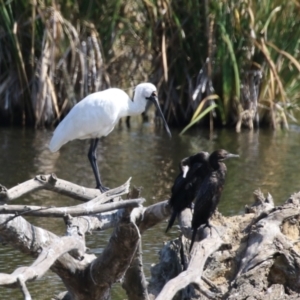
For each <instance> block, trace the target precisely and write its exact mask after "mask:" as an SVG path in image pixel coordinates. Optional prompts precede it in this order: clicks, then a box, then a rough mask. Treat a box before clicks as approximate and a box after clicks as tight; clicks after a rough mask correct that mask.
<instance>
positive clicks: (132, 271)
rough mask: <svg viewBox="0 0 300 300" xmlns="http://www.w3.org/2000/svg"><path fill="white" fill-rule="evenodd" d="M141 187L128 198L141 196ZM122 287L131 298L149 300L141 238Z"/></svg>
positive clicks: (133, 190) (133, 299)
mask: <svg viewBox="0 0 300 300" xmlns="http://www.w3.org/2000/svg"><path fill="white" fill-rule="evenodd" d="M140 192H141V189H137V188H133V189H132V190H131V192H130V194H129V195H128V198H129V199H131V198H138V197H140ZM122 287H123V289H124V290H125V291H126V294H127V297H128V299H129V300H148V299H149V296H148V291H147V282H146V278H145V274H144V270H143V258H142V240H141V239H140V241H139V244H138V247H137V250H136V252H135V254H134V258H133V260H132V262H131V264H130V266H129V268H128V269H127V271H126V273H125V276H124V279H123V282H122Z"/></svg>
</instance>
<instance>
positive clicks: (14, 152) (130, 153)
mask: <svg viewBox="0 0 300 300" xmlns="http://www.w3.org/2000/svg"><path fill="white" fill-rule="evenodd" d="M172 133H173V138H172V139H169V138H168V136H167V134H166V133H165V131H164V130H163V128H155V127H154V126H153V125H152V124H143V125H141V124H140V123H139V122H137V121H136V122H133V124H132V127H131V129H127V128H126V127H122V126H120V127H118V128H116V129H115V130H114V131H113V132H112V133H111V134H110V135H109V136H108V137H106V138H105V139H104V140H103V141H102V142H101V143H100V145H99V147H98V161H99V166H100V171H101V174H102V178H103V181H104V184H105V185H106V186H109V187H116V186H119V185H121V184H123V183H124V182H125V181H126V180H127V179H128V178H129V177H132V181H131V184H132V185H135V186H137V187H140V186H142V187H143V190H142V196H143V197H144V198H146V200H147V202H146V204H145V205H150V204H152V203H155V202H158V201H161V200H165V199H168V197H169V195H170V188H171V186H172V183H173V180H174V178H175V177H176V175H177V172H178V163H179V161H180V160H181V159H182V158H183V157H186V156H189V155H191V154H194V153H196V152H198V151H199V150H205V151H208V152H211V151H213V150H215V149H218V148H224V149H226V150H228V151H230V152H232V153H237V154H239V155H240V158H239V159H232V160H228V161H227V162H226V164H227V167H228V174H227V179H226V184H225V189H224V193H223V195H222V199H221V203H220V205H219V210H220V211H221V212H222V213H223V214H224V215H234V214H241V213H243V211H244V206H245V204H249V203H251V202H252V199H253V196H252V194H253V191H254V190H255V189H257V188H261V190H262V191H263V192H264V193H267V192H270V193H271V194H272V195H273V197H274V199H275V202H276V203H277V204H280V203H282V202H283V201H284V200H285V199H286V198H287V197H288V196H289V195H290V194H291V193H293V192H296V191H299V190H300V185H299V182H300V172H299V169H300V168H298V161H299V156H300V154H299V150H298V149H299V144H300V129H299V128H298V127H293V128H292V129H291V130H290V131H288V132H287V131H278V132H273V131H269V130H259V131H255V132H248V131H245V132H242V133H239V134H238V133H236V132H234V131H230V130H215V131H214V133H213V134H210V133H209V132H208V131H204V130H194V131H190V132H188V133H187V134H186V135H184V136H182V137H180V136H179V135H178V132H177V131H176V130H172ZM51 135H52V133H51V132H50V131H42V130H39V131H34V130H32V129H16V128H0V137H1V143H0V184H2V185H4V186H6V187H7V188H10V187H13V186H14V185H16V184H18V183H21V182H24V181H26V180H28V179H31V178H33V177H34V176H35V175H37V174H49V173H52V172H54V173H56V174H57V176H58V177H60V178H62V179H65V180H69V181H72V182H74V183H77V184H80V185H84V186H88V187H94V186H95V180H94V176H93V173H92V170H91V167H90V165H89V162H88V160H87V151H88V147H89V143H88V141H73V142H71V143H69V144H67V145H65V146H64V147H63V148H62V149H61V150H60V152H58V153H54V154H53V153H50V151H49V150H48V148H47V144H48V143H49V140H50V138H51ZM17 203H19V204H20V203H26V204H29V203H30V204H34V205H54V206H65V205H76V204H77V202H76V201H75V200H72V199H69V198H66V197H61V196H59V195H57V194H54V193H51V192H47V191H40V192H38V193H35V194H32V195H29V196H26V197H23V198H22V199H19V200H17V201H15V204H17ZM28 220H29V221H30V222H32V223H33V224H34V225H37V226H41V227H44V228H46V229H49V230H52V231H53V232H55V233H56V234H58V235H63V234H64V225H63V222H62V221H60V220H58V219H55V220H52V219H47V218H28ZM165 227H166V223H165V222H164V223H162V224H160V225H159V226H156V227H155V228H152V229H151V230H149V231H148V232H146V233H145V234H144V235H143V253H144V267H145V273H146V275H147V277H149V276H150V266H151V264H152V263H156V262H157V261H158V251H159V249H160V248H161V246H162V245H163V242H164V241H165V240H169V239H171V238H175V237H176V236H177V234H178V233H177V229H176V227H175V228H174V229H172V230H171V231H170V233H168V234H167V235H166V234H165V233H164V230H165ZM109 234H110V232H96V233H94V234H93V235H91V236H88V237H87V246H88V247H89V248H90V249H91V252H94V253H96V254H99V253H101V252H102V249H103V248H104V247H105V245H106V242H107V240H108V238H109ZM31 262H32V259H31V258H30V257H27V256H24V255H22V254H20V253H19V252H18V251H16V250H13V249H12V248H11V247H10V246H8V245H3V246H1V247H0V272H5V273H10V272H12V271H13V270H14V269H15V268H16V267H19V266H27V265H30V264H31ZM28 288H29V291H30V292H31V295H32V297H33V299H50V297H51V296H52V295H53V294H54V293H55V292H60V291H64V287H63V285H62V284H61V283H60V280H59V278H58V277H57V276H56V275H55V274H54V273H52V272H48V273H47V274H46V276H44V278H43V279H41V280H39V281H37V282H32V283H29V284H28ZM0 295H1V299H22V295H21V293H20V292H19V291H18V290H10V289H5V288H2V287H0ZM125 297H126V296H125V294H124V292H123V291H122V289H121V288H120V287H119V286H118V285H116V287H115V288H114V291H113V295H112V299H117V300H120V299H124V298H125Z"/></svg>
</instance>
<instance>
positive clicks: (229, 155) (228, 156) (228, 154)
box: [225, 153, 240, 159]
mask: <svg viewBox="0 0 300 300" xmlns="http://www.w3.org/2000/svg"><path fill="white" fill-rule="evenodd" d="M231 157H240V156H239V155H238V154H232V153H227V155H226V158H225V159H227V158H231Z"/></svg>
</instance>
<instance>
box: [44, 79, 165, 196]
mask: <svg viewBox="0 0 300 300" xmlns="http://www.w3.org/2000/svg"><path fill="white" fill-rule="evenodd" d="M148 101H150V102H153V103H154V104H155V106H156V108H157V109H158V111H159V113H160V115H161V118H162V119H163V122H164V126H165V128H166V130H167V132H168V134H169V136H170V137H171V132H170V129H169V127H168V124H167V122H166V120H165V118H164V115H163V113H162V111H161V109H160V106H159V103H158V98H157V91H156V87H155V86H154V85H153V84H152V83H140V84H139V85H137V86H136V88H135V91H134V96H133V99H131V98H130V97H129V96H128V95H127V94H126V93H125V92H124V91H123V90H121V89H117V88H110V89H107V90H104V91H101V92H96V93H93V94H90V95H88V96H87V97H85V98H84V99H82V100H81V101H80V102H78V103H77V104H76V105H75V106H74V107H73V108H72V109H71V111H70V112H69V113H68V115H67V116H66V117H65V118H64V119H63V120H62V122H61V123H60V124H59V125H58V126H57V128H56V129H55V131H54V134H53V137H52V139H51V141H50V145H49V149H50V150H51V151H52V152H56V151H58V150H59V149H60V148H61V146H63V145H64V144H66V143H67V142H69V141H72V140H75V139H80V140H83V139H91V145H90V149H89V152H88V158H89V161H90V163H91V166H92V169H93V172H94V175H95V178H96V183H97V186H96V188H98V189H100V191H101V192H102V193H103V192H105V191H106V190H107V189H108V188H106V187H104V186H103V184H102V182H101V179H100V173H99V169H98V165H97V155H96V148H97V145H98V142H99V138H100V137H102V136H107V135H108V134H109V133H110V132H111V131H112V130H113V129H114V127H115V125H116V124H117V123H118V121H119V120H120V118H122V117H125V116H134V115H138V114H141V113H142V112H144V110H145V108H146V104H147V102H148Z"/></svg>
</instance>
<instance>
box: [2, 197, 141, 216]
mask: <svg viewBox="0 0 300 300" xmlns="http://www.w3.org/2000/svg"><path fill="white" fill-rule="evenodd" d="M144 201H145V199H144V198H140V199H134V200H127V201H122V202H112V203H107V204H102V205H99V203H97V202H96V203H95V202H94V203H92V205H91V204H90V203H89V202H88V203H85V205H76V206H70V207H43V206H32V205H30V206H29V205H25V206H24V205H1V206H0V214H12V213H15V214H22V215H25V214H26V215H27V216H36V217H52V218H63V217H65V216H66V215H67V214H69V215H72V216H87V215H92V214H97V213H102V212H107V211H111V210H115V209H121V208H127V207H138V206H139V205H140V204H142V203H143V202H144Z"/></svg>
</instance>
